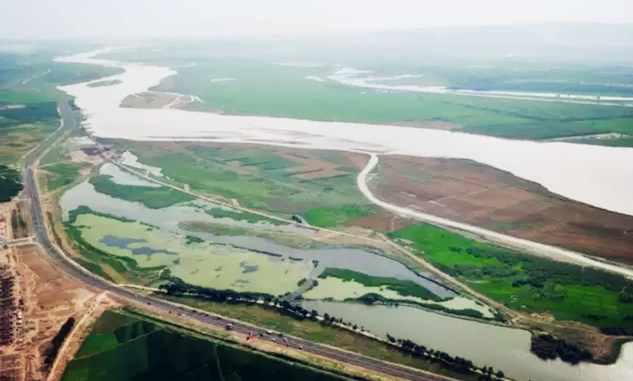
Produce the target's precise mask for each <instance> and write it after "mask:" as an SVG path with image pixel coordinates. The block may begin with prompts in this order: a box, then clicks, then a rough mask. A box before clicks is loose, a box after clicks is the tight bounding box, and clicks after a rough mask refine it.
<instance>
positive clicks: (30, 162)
mask: <svg viewBox="0 0 633 381" xmlns="http://www.w3.org/2000/svg"><path fill="white" fill-rule="evenodd" d="M48 149H50V145H49V144H45V145H40V147H39V148H38V149H37V150H35V151H34V152H32V153H31V154H30V155H29V158H28V159H27V162H26V164H25V168H24V178H25V180H26V186H25V194H26V196H27V197H28V198H29V199H30V200H31V217H32V221H33V227H34V233H35V236H36V238H37V241H38V243H39V244H40V245H41V246H42V249H43V251H44V252H45V253H46V254H47V255H46V258H47V259H48V260H49V261H52V262H53V264H54V265H56V266H57V267H58V268H59V269H60V270H62V271H63V272H64V273H66V274H67V275H69V276H70V277H72V278H74V279H76V280H78V281H79V282H81V283H84V284H86V285H87V286H89V287H90V288H93V289H97V290H101V291H103V292H106V291H107V292H109V293H111V294H113V295H114V296H117V297H118V298H120V299H122V301H123V302H124V303H126V304H130V303H131V304H133V305H136V304H137V303H139V302H140V303H142V304H146V305H151V306H153V307H154V308H158V309H160V310H162V312H163V313H165V314H167V313H168V312H169V311H170V309H171V308H173V306H172V305H171V304H170V303H168V302H166V301H163V300H160V299H156V298H152V297H148V296H145V295H141V294H137V293H134V292H132V291H129V290H126V289H125V288H122V287H120V286H117V285H114V284H113V283H110V282H108V281H106V280H104V279H101V278H100V277H98V276H96V275H94V274H92V273H90V272H89V271H87V270H85V269H84V268H83V267H81V266H80V265H78V264H76V263H75V262H74V261H72V260H71V259H70V258H68V256H66V254H65V253H63V251H62V249H61V248H59V247H58V246H57V245H56V244H55V243H54V242H52V241H51V239H50V236H49V230H48V227H47V221H46V220H45V219H44V217H43V214H42V209H41V203H40V199H39V191H38V186H37V182H36V180H35V175H34V168H36V166H37V163H38V161H39V159H40V157H41V156H42V155H43V153H45V152H47V151H48ZM183 314H186V315H187V316H188V317H189V318H193V319H196V320H198V321H199V322H201V323H205V324H209V325H215V326H220V327H223V326H224V325H225V324H226V323H225V321H221V320H218V319H216V318H213V317H210V316H200V313H198V312H195V311H191V310H185V311H183ZM232 322H234V324H235V328H234V329H235V330H236V331H238V332H242V333H246V334H248V333H250V332H252V330H253V327H252V326H250V325H248V324H244V323H242V322H237V321H232ZM261 332H263V331H260V333H261ZM263 333H265V332H263ZM293 340H296V342H293V344H295V345H296V346H297V348H299V347H301V346H302V347H303V350H305V351H308V352H311V353H314V354H317V355H322V356H325V357H328V358H332V359H334V360H339V361H343V362H349V363H351V364H356V365H361V366H364V367H366V368H367V369H370V370H374V371H377V372H380V373H385V374H387V375H391V376H396V377H400V378H403V379H408V380H414V381H417V380H420V381H434V380H448V379H447V378H445V377H443V376H439V375H430V374H425V373H423V372H421V371H418V370H414V369H410V368H406V367H403V366H401V365H396V364H390V363H384V362H382V361H380V360H376V359H370V358H366V357H363V356H360V355H358V354H355V353H348V352H345V351H342V350H340V349H334V348H331V347H327V346H324V345H321V344H314V343H312V342H310V341H307V340H303V339H293Z"/></svg>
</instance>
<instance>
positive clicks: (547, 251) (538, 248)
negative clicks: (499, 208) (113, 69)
mask: <svg viewBox="0 0 633 381" xmlns="http://www.w3.org/2000/svg"><path fill="white" fill-rule="evenodd" d="M377 165H378V155H376V154H373V153H372V154H370V159H369V162H368V163H367V165H366V166H365V168H364V169H363V170H362V171H361V173H360V174H359V175H358V180H357V183H358V188H359V189H360V190H361V192H362V193H363V194H364V195H365V197H367V198H368V199H369V200H370V201H371V202H373V203H374V204H376V205H379V206H381V207H383V208H385V209H387V210H389V211H391V212H394V213H396V214H398V215H401V216H405V217H411V218H415V219H417V220H420V221H425V222H428V223H431V224H434V225H438V226H440V227H445V228H452V229H457V230H460V231H464V232H467V233H472V234H475V235H477V236H479V237H481V238H482V239H485V240H487V241H490V242H494V243H497V244H500V245H502V246H506V247H509V248H514V249H518V250H521V251H527V252H530V253H532V254H534V255H545V256H547V257H549V258H550V259H553V260H556V261H561V260H562V261H565V260H571V261H573V262H574V263H576V264H578V265H581V266H591V267H595V268H597V269H601V270H606V271H609V272H613V273H617V274H620V275H624V276H625V277H627V278H630V279H633V270H631V269H628V268H626V267H621V266H615V265H611V264H607V263H603V262H599V261H596V260H593V259H590V258H588V257H587V256H585V255H583V254H580V253H574V252H572V251H569V250H564V249H560V248H557V247H554V246H549V245H545V244H542V243H537V242H532V241H528V240H525V239H520V238H515V237H511V236H508V235H505V234H501V233H497V232H493V231H491V230H487V229H483V228H479V227H477V226H472V225H468V224H464V223H461V222H457V221H452V220H449V219H446V218H441V217H437V216H433V215H431V214H426V213H420V212H416V211H414V210H411V209H408V208H403V207H400V206H396V205H392V204H389V203H387V202H384V201H381V200H379V199H378V198H376V197H375V196H374V195H373V194H372V193H371V191H370V190H369V188H368V186H367V176H368V175H369V174H370V173H371V172H372V171H373V170H374V168H376V166H377Z"/></svg>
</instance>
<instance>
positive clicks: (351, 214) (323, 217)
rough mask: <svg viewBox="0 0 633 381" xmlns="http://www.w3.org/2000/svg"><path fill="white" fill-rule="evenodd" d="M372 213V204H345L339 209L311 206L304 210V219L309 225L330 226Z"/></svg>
mask: <svg viewBox="0 0 633 381" xmlns="http://www.w3.org/2000/svg"><path fill="white" fill-rule="evenodd" d="M374 213H376V208H375V207H374V206H370V205H358V204H345V205H343V206H342V207H341V208H339V209H330V208H312V209H310V210H308V211H307V212H306V214H305V219H306V221H308V223H309V224H310V225H314V226H319V227H322V228H331V227H336V226H341V225H344V224H346V223H348V222H349V221H352V220H354V219H356V218H361V217H365V216H368V215H372V214H374Z"/></svg>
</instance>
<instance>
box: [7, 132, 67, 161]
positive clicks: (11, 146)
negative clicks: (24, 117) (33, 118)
mask: <svg viewBox="0 0 633 381" xmlns="http://www.w3.org/2000/svg"><path fill="white" fill-rule="evenodd" d="M58 127H59V123H49V122H37V123H23V124H18V123H16V124H14V125H12V126H11V127H7V128H0V163H5V164H15V163H18V162H19V161H20V159H21V158H22V157H23V156H24V155H26V154H27V153H29V152H30V151H31V150H32V149H33V148H35V147H36V146H37V145H38V144H39V143H40V142H41V141H42V140H44V139H46V137H48V136H49V135H50V134H51V133H53V132H54V131H55V130H56V129H57V128H58Z"/></svg>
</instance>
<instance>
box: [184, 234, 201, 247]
mask: <svg viewBox="0 0 633 381" xmlns="http://www.w3.org/2000/svg"><path fill="white" fill-rule="evenodd" d="M185 239H186V240H187V242H186V244H187V245H191V244H192V243H204V240H203V239H202V238H199V237H196V236H194V235H187V236H186V237H185Z"/></svg>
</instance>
